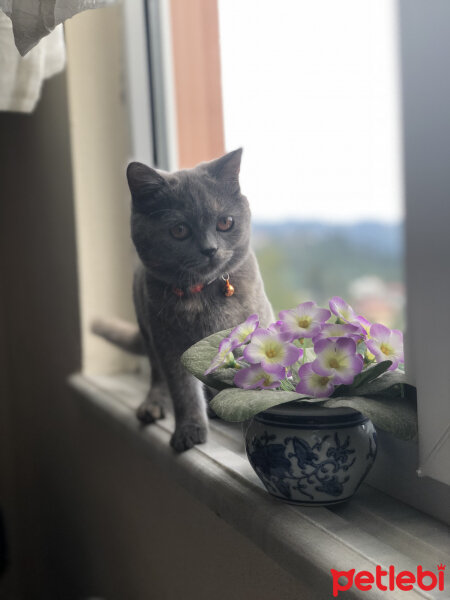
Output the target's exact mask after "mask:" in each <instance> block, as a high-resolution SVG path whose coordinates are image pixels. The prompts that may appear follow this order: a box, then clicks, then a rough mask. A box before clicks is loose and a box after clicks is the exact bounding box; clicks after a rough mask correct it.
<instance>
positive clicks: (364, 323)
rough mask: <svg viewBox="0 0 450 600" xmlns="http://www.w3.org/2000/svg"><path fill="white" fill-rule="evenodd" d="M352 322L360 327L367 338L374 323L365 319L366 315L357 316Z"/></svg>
mask: <svg viewBox="0 0 450 600" xmlns="http://www.w3.org/2000/svg"><path fill="white" fill-rule="evenodd" d="M351 324H352V325H355V326H356V327H359V330H360V331H361V335H363V336H364V337H365V338H366V337H367V336H368V335H369V331H370V327H371V325H372V323H371V322H370V321H368V320H367V319H365V318H364V317H362V316H361V315H359V316H357V317H355V318H354V319H353V320H352V321H351Z"/></svg>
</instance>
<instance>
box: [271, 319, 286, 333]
mask: <svg viewBox="0 0 450 600" xmlns="http://www.w3.org/2000/svg"><path fill="white" fill-rule="evenodd" d="M267 329H268V330H269V331H275V332H276V333H280V332H281V331H284V323H283V321H275V323H272V324H271V325H269V327H268V328H267Z"/></svg>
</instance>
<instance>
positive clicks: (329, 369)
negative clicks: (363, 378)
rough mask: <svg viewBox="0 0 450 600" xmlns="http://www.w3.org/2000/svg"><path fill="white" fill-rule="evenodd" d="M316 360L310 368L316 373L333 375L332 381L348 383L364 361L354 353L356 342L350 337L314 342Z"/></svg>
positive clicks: (351, 381)
mask: <svg viewBox="0 0 450 600" xmlns="http://www.w3.org/2000/svg"><path fill="white" fill-rule="evenodd" d="M314 352H315V353H316V356H317V358H316V360H315V361H314V362H313V363H312V369H313V371H314V372H315V373H317V374H318V375H324V376H327V377H328V376H330V375H332V376H334V383H335V384H339V383H344V384H345V385H349V384H351V383H353V379H354V377H355V375H356V374H357V373H360V372H361V371H362V368H363V365H364V361H363V357H362V356H361V355H360V354H356V343H355V341H354V340H352V339H350V338H338V339H337V340H319V341H318V342H316V344H314Z"/></svg>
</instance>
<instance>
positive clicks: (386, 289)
mask: <svg viewBox="0 0 450 600" xmlns="http://www.w3.org/2000/svg"><path fill="white" fill-rule="evenodd" d="M219 26H220V42H221V69H222V94H223V111H224V129H225V143H226V149H227V150H232V149H234V148H236V147H238V146H243V147H244V151H245V152H244V159H243V165H242V173H241V183H242V189H243V192H244V193H245V194H246V195H247V196H248V198H249V200H250V203H251V207H252V212H253V220H254V235H253V243H254V248H255V251H256V253H257V255H258V259H259V262H260V266H261V270H262V273H263V277H264V281H265V284H266V289H267V292H268V295H269V297H270V299H271V301H272V303H273V305H274V308H275V310H279V309H281V308H288V307H291V306H293V305H295V304H296V303H298V302H300V301H303V300H307V299H313V300H315V301H317V302H318V303H325V302H326V300H327V299H328V298H329V297H330V296H333V295H340V296H343V297H344V298H345V299H346V300H347V301H349V302H350V303H351V304H352V305H353V306H354V307H355V308H356V309H357V310H358V312H359V313H361V314H364V315H365V316H366V317H367V318H369V319H371V320H375V321H381V322H384V323H385V324H387V325H389V326H396V327H403V305H404V287H403V273H402V249H403V242H402V229H403V227H402V221H403V209H402V201H401V191H402V190H401V162H400V152H399V146H400V144H399V114H398V113H399V111H398V84H397V48H396V23H395V3H393V2H392V1H391V0H377V2H371V1H369V0H345V1H343V2H335V0H316V1H315V2H311V1H310V0H280V1H279V2H276V3H274V2H273V1H270V0H219Z"/></svg>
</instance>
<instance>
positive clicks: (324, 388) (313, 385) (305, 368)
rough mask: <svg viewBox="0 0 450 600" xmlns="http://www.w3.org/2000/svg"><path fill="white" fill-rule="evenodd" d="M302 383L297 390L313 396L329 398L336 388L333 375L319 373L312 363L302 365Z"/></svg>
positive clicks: (300, 371) (299, 373) (300, 373)
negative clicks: (315, 370) (314, 369)
mask: <svg viewBox="0 0 450 600" xmlns="http://www.w3.org/2000/svg"><path fill="white" fill-rule="evenodd" d="M298 375H299V377H300V383H298V384H297V387H296V388H295V391H296V392H298V393H299V394H306V395H308V396H312V397H313V398H328V396H331V394H332V393H333V390H334V383H333V375H318V374H317V373H315V372H314V371H313V369H312V363H306V364H304V365H302V366H301V367H300V369H299V371H298Z"/></svg>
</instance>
